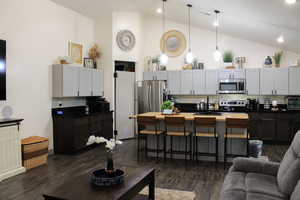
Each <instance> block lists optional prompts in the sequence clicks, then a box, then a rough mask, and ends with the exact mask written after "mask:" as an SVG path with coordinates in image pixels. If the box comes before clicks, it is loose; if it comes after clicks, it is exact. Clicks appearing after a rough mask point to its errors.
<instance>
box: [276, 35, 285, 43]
mask: <svg viewBox="0 0 300 200" xmlns="http://www.w3.org/2000/svg"><path fill="white" fill-rule="evenodd" d="M277 42H278V43H284V37H283V36H282V35H281V36H279V37H278V38H277Z"/></svg>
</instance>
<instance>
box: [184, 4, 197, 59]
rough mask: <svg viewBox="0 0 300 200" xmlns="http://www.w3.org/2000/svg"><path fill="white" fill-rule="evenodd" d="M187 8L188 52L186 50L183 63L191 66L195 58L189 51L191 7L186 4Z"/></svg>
mask: <svg viewBox="0 0 300 200" xmlns="http://www.w3.org/2000/svg"><path fill="white" fill-rule="evenodd" d="M187 7H188V32H189V50H188V53H187V54H186V56H185V61H186V63H188V64H192V63H193V61H194V59H195V57H194V55H193V53H192V50H191V9H192V7H193V6H192V5H191V4H187Z"/></svg>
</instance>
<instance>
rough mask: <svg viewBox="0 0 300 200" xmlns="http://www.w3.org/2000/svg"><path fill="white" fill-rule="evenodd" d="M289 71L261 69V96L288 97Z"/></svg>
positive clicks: (286, 69)
mask: <svg viewBox="0 0 300 200" xmlns="http://www.w3.org/2000/svg"><path fill="white" fill-rule="evenodd" d="M288 93H289V71H288V68H281V69H261V71H260V94H261V95H288Z"/></svg>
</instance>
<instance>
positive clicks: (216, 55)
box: [214, 10, 222, 62]
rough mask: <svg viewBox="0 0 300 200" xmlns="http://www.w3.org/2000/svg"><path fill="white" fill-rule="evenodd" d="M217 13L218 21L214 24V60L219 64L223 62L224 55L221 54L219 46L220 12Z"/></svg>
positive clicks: (216, 11)
mask: <svg viewBox="0 0 300 200" xmlns="http://www.w3.org/2000/svg"><path fill="white" fill-rule="evenodd" d="M215 13H216V20H215V22H214V26H215V27H216V50H215V52H214V59H215V61H217V62H220V61H221V59H222V54H221V52H220V50H219V46H218V42H219V36H218V34H219V25H220V24H219V16H218V15H219V14H220V11H219V10H215Z"/></svg>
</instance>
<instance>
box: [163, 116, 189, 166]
mask: <svg viewBox="0 0 300 200" xmlns="http://www.w3.org/2000/svg"><path fill="white" fill-rule="evenodd" d="M165 125H166V131H165V139H164V159H165V160H166V154H167V153H169V154H170V158H171V160H172V159H173V153H175V154H184V159H185V161H186V160H187V154H189V156H190V159H192V134H191V132H188V131H186V125H185V118H184V117H176V116H172V117H171V116H166V117H165ZM170 127H174V128H181V129H183V131H173V130H170V129H169V128H170ZM167 136H170V143H171V144H170V151H168V152H167V151H166V137H167ZM174 136H175V137H185V151H173V137H174ZM188 137H189V138H190V149H189V150H188Z"/></svg>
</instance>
